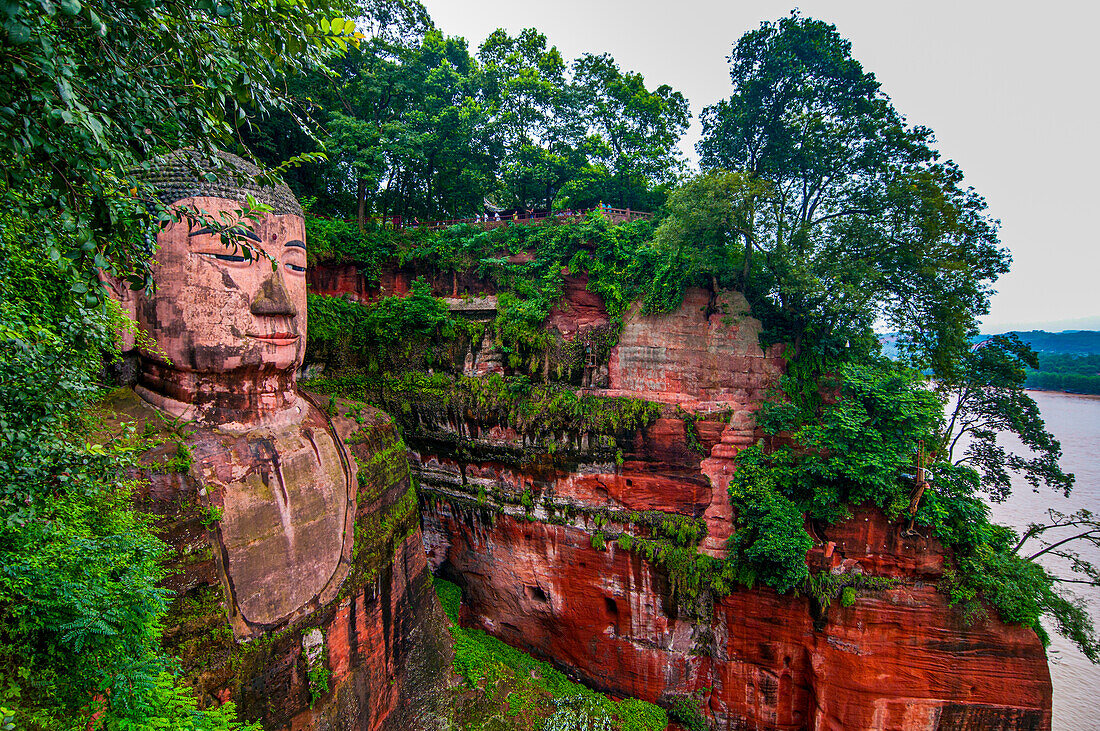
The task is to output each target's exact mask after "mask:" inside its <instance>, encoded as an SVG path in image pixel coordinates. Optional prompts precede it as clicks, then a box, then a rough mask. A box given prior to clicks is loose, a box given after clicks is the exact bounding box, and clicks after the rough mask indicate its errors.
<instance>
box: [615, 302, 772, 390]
mask: <svg viewBox="0 0 1100 731" xmlns="http://www.w3.org/2000/svg"><path fill="white" fill-rule="evenodd" d="M760 329H761V326H760V321H759V320H757V319H756V318H754V317H752V316H751V314H750V312H749V305H748V302H746V301H745V297H744V296H743V295H742V294H741V293H739V292H732V291H724V292H720V293H718V294H717V295H712V294H711V293H710V292H708V291H706V290H703V289H698V288H692V289H688V290H687V291H686V292H685V293H684V301H683V304H681V306H680V308H679V309H678V310H676V311H675V312H670V313H668V314H664V315H652V316H645V315H642V314H641V312H640V308H639V307H637V306H636V307H635V308H634V309H633V310H632V311H631V312H630V313H629V314H628V315H627V316H626V317H625V319H624V321H623V332H622V336H621V337H620V338H619V343H618V345H616V346H615V348H614V349H613V350H612V351H611V363H610V374H611V388H610V390H609V391H608V393H610V394H613V395H628V396H633V397H634V398H644V399H648V400H650V401H660V402H662V403H679V404H681V405H683V406H684V407H685V408H691V409H692V410H703V411H706V410H715V409H720V408H724V407H731V406H736V407H739V410H744V411H755V406H756V405H757V404H759V403H760V402H761V401H762V400H763V398H764V393H765V391H766V389H767V388H768V387H769V386H771V385H773V384H774V383H775V382H776V381H777V379H778V378H779V376H780V375H781V374H782V373H783V367H784V360H783V358H782V350H783V349H782V346H781V345H774V346H771V347H770V348H769V349H768V351H767V352H764V351H763V350H762V349H761V347H760V343H759V336H760Z"/></svg>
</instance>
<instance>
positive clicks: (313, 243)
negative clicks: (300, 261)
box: [305, 214, 399, 327]
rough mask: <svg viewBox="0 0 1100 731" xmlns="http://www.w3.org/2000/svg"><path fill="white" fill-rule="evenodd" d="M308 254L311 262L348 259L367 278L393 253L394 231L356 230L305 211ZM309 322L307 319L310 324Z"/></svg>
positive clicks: (374, 276)
mask: <svg viewBox="0 0 1100 731" xmlns="http://www.w3.org/2000/svg"><path fill="white" fill-rule="evenodd" d="M305 220H306V240H307V241H309V258H310V262H311V263H315V262H329V261H332V262H336V263H343V262H351V263H354V264H355V265H356V267H357V268H358V269H359V273H360V274H362V275H363V277H364V278H365V279H366V280H367V281H368V282H371V283H373V282H376V281H377V280H378V274H379V272H380V271H381V268H382V265H383V264H385V263H386V262H388V261H389V260H391V259H392V258H393V257H394V256H396V254H397V238H398V236H399V234H398V233H396V232H393V231H387V230H385V229H381V228H378V227H370V228H369V229H367V230H366V231H363V230H360V229H359V227H357V226H356V225H355V224H354V223H352V222H349V221H342V220H332V219H328V218H321V217H319V216H313V215H309V214H307V215H306V219H305ZM312 326H313V323H310V327H312Z"/></svg>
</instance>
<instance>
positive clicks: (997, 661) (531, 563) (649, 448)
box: [403, 290, 1051, 729]
mask: <svg viewBox="0 0 1100 731" xmlns="http://www.w3.org/2000/svg"><path fill="white" fill-rule="evenodd" d="M574 294H575V293H574ZM583 312H584V310H582V309H581V308H576V309H573V308H570V309H568V310H563V311H562V312H561V313H559V314H558V318H559V320H560V322H558V324H557V325H555V327H556V328H557V329H559V330H563V331H571V332H580V331H581V327H582V324H583V323H584V322H585V321H593V318H592V317H591V313H589V314H585V315H583V316H582V313H583ZM570 313H572V317H573V320H571V321H569V320H563V319H562V318H564V317H566V315H569V314H570ZM758 334H759V323H758V322H756V321H755V320H753V319H752V318H751V317H750V316H749V315H748V314H747V312H746V311H745V307H744V305H743V300H742V299H740V298H739V296H737V295H733V294H727V295H723V296H720V297H711V296H709V295H708V294H707V293H706V292H704V291H702V290H695V291H691V292H689V293H688V296H687V297H686V298H685V304H684V306H683V307H682V308H681V309H680V311H678V312H676V313H672V314H670V315H666V316H662V317H656V318H651V317H642V316H640V315H638V314H637V313H633V314H630V315H628V317H627V318H626V323H625V327H624V330H623V333H622V338H621V339H620V342H619V344H618V345H616V346H615V348H614V349H613V350H612V355H611V362H610V379H611V384H610V385H611V388H609V389H603V390H594V389H588V390H586V391H585V393H589V394H600V395H623V396H633V397H641V398H646V399H649V400H653V401H659V402H661V403H664V404H667V406H666V407H665V408H664V410H663V412H662V415H661V416H660V417H659V418H657V419H656V420H653V421H651V423H649V425H648V426H646V427H645V428H643V429H640V430H638V431H636V432H632V433H625V434H624V433H619V434H616V435H615V443H617V445H618V451H617V453H615V454H614V457H613V458H612V456H611V455H610V454H609V451H608V448H607V447H606V441H604V438H603V437H601V436H600V435H594V434H559V435H556V436H555V438H554V439H555V444H554V448H553V449H546V448H545V445H543V449H542V450H541V451H540V449H538V448H537V445H535V444H533V443H532V440H531V438H530V436H529V435H525V434H524V433H523V432H522V430H521V429H516V428H515V427H514V426H510V425H507V424H497V425H494V424H490V423H484V422H483V421H482V420H481V417H479V416H478V414H477V413H475V411H474V410H471V409H470V408H469V407H466V409H465V410H463V409H452V410H450V411H448V412H447V414H446V415H444V414H441V413H433V412H431V411H430V410H424V409H418V408H417V407H416V406H415V405H414V408H413V410H412V412H411V413H413V414H414V416H413V417H411V420H408V421H407V423H404V424H403V425H404V427H405V429H406V431H405V435H406V438H407V439H408V440H409V443H410V446H411V447H412V449H413V460H412V462H413V470H414V472H415V473H416V474H417V475H418V477H419V479H420V482H421V486H422V492H421V494H422V498H423V499H422V503H423V504H422V511H423V515H424V538H425V543H426V546H427V549H428V556H429V561H430V562H431V564H432V566H433V567H434V568H435V569H436V570H437V571H439V572H440V573H441V574H442V575H444V576H445V577H446V578H449V579H451V580H454V581H456V583H459V584H460V585H461V586H462V587H463V589H464V594H465V597H464V605H463V606H464V610H463V611H464V613H465V614H464V616H463V618H462V619H463V622H464V623H467V624H470V625H473V626H476V627H480V628H483V629H485V630H486V631H488V632H490V633H492V634H494V635H495V636H497V637H500V638H501V639H503V640H505V641H506V642H508V643H510V644H512V645H515V646H517V647H521V648H523V649H525V650H527V651H529V652H531V653H532V654H535V655H537V656H539V657H542V658H545V659H547V660H550V661H552V662H554V663H555V664H557V665H558V666H560V667H563V668H565V669H567V670H569V671H571V672H572V673H574V674H576V675H577V676H578V677H579V678H581V679H582V680H584V681H585V682H587V683H589V684H591V685H593V686H595V687H597V688H600V689H602V690H605V691H607V692H610V693H613V694H618V695H632V696H637V697H640V698H643V699H646V700H650V701H655V702H670V701H671V700H673V699H674V698H675V697H677V696H681V695H684V694H688V693H698V694H702V696H703V698H704V706H705V711H706V714H707V717H708V720H709V723H710V724H711V725H712V726H713V727H714V728H718V729H948V728H950V729H960V728H961V729H986V728H999V729H1048V728H1049V727H1050V709H1051V686H1050V677H1049V672H1048V669H1047V665H1046V658H1045V655H1044V651H1043V648H1042V646H1041V643H1040V642H1039V640H1038V638H1037V636H1036V635H1035V633H1034V632H1033V631H1032V630H1030V629H1027V628H1023V627H1016V626H1008V625H1005V624H1004V623H1002V622H1000V621H999V620H997V619H996V618H986V619H981V620H977V621H975V622H973V623H971V624H968V623H967V621H966V619H965V618H964V616H963V614H962V612H961V610H959V609H958V608H957V607H953V606H951V605H949V604H948V602H947V600H946V598H945V597H944V595H943V594H941V593H940V592H938V591H937V589H936V583H937V582H938V580H939V579H940V577H941V576H942V574H943V571H944V562H945V556H946V553H945V550H944V548H943V547H942V546H940V545H939V544H938V543H936V542H935V541H934V540H930V539H923V538H915V539H910V538H907V537H906V536H905V535H903V533H902V529H903V528H904V525H898V524H894V523H891V522H889V521H888V520H887V519H886V518H885V516H884V515H883V514H882V513H881V511H878V510H877V509H866V510H859V511H857V512H856V513H855V514H854V515H853V516H852V517H851V518H849V519H848V520H846V521H843V522H841V523H838V524H835V525H832V526H828V527H822V526H816V525H807V529H808V530H809V531H810V533H811V535H812V536H813V538H814V548H813V549H812V550H811V552H810V554H809V555H808V557H807V561H808V562H809V564H810V567H811V570H812V571H815V572H826V573H831V574H833V575H836V576H841V577H842V579H843V577H844V576H845V575H847V576H849V578H850V577H851V575H856V574H858V575H862V576H874V577H879V579H880V580H882V581H887V582H888V583H889V585H888V586H883V585H881V582H880V584H878V585H876V584H874V583H873V582H865V584H866V585H869V586H872V587H877V588H872V589H864V590H860V592H859V593H858V594H857V595H855V596H854V597H853V596H848V597H847V598H848V599H849V600H851V599H853V598H854V602H853V603H851V604H850V606H847V607H845V606H842V603H841V602H840V601H839V600H838V601H833V602H832V603H831V604H827V602H825V601H824V600H822V599H814V598H812V597H804V596H797V595H777V594H776V593H775V592H773V591H771V590H769V589H766V588H757V589H745V588H738V589H735V590H734V591H733V592H732V593H731V594H729V595H727V596H723V597H719V598H713V597H710V595H708V594H706V593H705V592H704V593H703V594H702V595H701V596H697V597H692V596H691V595H690V593H685V592H681V591H679V590H677V588H676V587H675V586H674V583H675V581H676V578H675V577H673V576H672V575H671V574H669V573H668V572H666V570H665V569H663V568H661V567H660V566H657V565H654V564H653V563H651V562H650V561H647V560H645V559H644V558H643V557H642V556H640V555H639V552H637V551H634V552H632V551H629V550H624V548H623V547H621V546H620V545H618V544H617V543H616V542H615V541H614V540H612V539H611V537H608V538H606V539H605V538H604V534H605V533H606V534H607V535H608V536H614V535H615V534H616V533H619V532H624V533H630V534H632V535H634V536H637V537H647V536H649V537H652V536H653V535H654V532H655V531H657V530H658V527H657V526H658V524H659V522H660V521H661V520H662V519H663V518H662V516H666V517H672V518H677V517H678V516H679V517H678V518H677V519H687V520H695V521H703V522H705V524H706V527H707V536H706V538H705V539H704V540H703V542H702V543H701V544H700V546H699V548H700V550H701V551H702V552H703V553H706V554H709V555H711V556H715V557H721V556H722V555H723V546H724V543H725V540H726V539H727V538H728V537H729V535H730V532H731V520H732V517H733V516H732V510H731V508H730V505H729V500H728V496H727V494H726V486H727V485H728V483H729V480H730V477H731V475H732V474H733V470H734V465H735V463H734V457H735V456H736V454H737V452H738V451H739V450H740V449H742V448H744V447H745V446H746V445H748V444H751V443H752V442H753V441H754V440H755V439H756V438H758V437H759V436H760V435H759V434H757V433H756V431H755V426H754V421H753V412H754V411H755V409H756V408H757V407H758V405H759V403H760V401H761V399H762V398H763V396H764V393H765V391H766V389H767V388H768V387H769V385H771V384H773V383H774V382H775V379H776V378H777V377H778V376H779V375H780V374H781V373H782V368H783V361H782V358H781V354H780V349H779V348H778V347H774V348H771V349H769V351H768V352H766V353H765V352H764V351H762V350H761V349H760V347H759V345H758V344H757V335H758ZM612 448H614V447H612ZM555 450H557V451H556V453H555ZM540 455H541V456H540ZM645 511H660V512H656V513H652V512H651V513H648V514H647V513H645ZM646 515H655V516H656V517H655V518H654V519H653V520H648V519H647V518H646V517H645V516H646ZM647 520H648V522H647ZM624 545H630V542H629V541H627V542H626V543H625V544H624ZM855 583H859V582H855ZM844 603H849V602H848V601H845V602H844ZM823 604H824V605H823Z"/></svg>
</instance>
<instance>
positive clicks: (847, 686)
mask: <svg viewBox="0 0 1100 731" xmlns="http://www.w3.org/2000/svg"><path fill="white" fill-rule="evenodd" d="M902 527H904V526H900V527H899V526H890V525H889V524H887V523H886V521H885V519H884V517H883V516H882V515H881V513H878V512H877V511H868V512H865V513H861V514H859V515H857V516H855V517H854V518H852V519H851V520H849V521H846V522H845V523H842V524H839V525H836V526H833V527H832V528H831V529H830V531H829V533H828V534H827V535H826V536H824V537H823V538H825V539H827V541H826V546H827V545H828V544H829V542H832V543H835V544H836V545H834V546H833V547H832V548H831V550H830V553H831V555H830V558H828V559H827V558H825V555H824V553H825V550H826V549H825V548H824V547H820V548H817V549H815V551H814V553H813V555H811V557H810V560H811V562H814V563H816V564H818V565H820V566H821V567H824V566H826V565H828V564H830V563H833V562H835V563H836V565H838V566H839V565H841V564H844V563H847V562H851V564H850V565H849V567H848V570H851V565H856V564H858V565H859V566H861V567H863V566H866V567H867V569H868V570H871V569H878V570H879V571H880V572H881V573H879V574H878V575H880V576H889V577H892V578H895V579H897V580H898V583H897V584H896V585H895V586H893V587H892V588H889V589H886V590H884V591H877V592H871V593H867V594H865V595H863V596H860V597H859V598H858V599H856V601H855V603H854V605H853V606H851V607H849V608H844V607H842V606H840V605H839V602H834V603H833V604H832V605H830V606H829V607H828V608H822V607H821V606H820V605H819V604H818V603H816V602H815V601H814V600H813V599H811V598H806V597H794V596H790V595H787V596H779V595H776V594H775V593H774V592H772V591H770V590H767V589H756V590H747V589H739V590H736V591H734V593H733V594H731V595H729V596H727V597H723V598H722V599H721V600H719V601H717V602H715V603H713V604H710V603H708V602H703V603H702V605H701V606H687V605H685V603H684V602H682V601H677V598H676V597H675V596H674V594H673V592H672V588H671V586H670V585H669V582H668V580H667V578H666V577H665V576H664V575H663V573H662V572H661V571H660V570H657V569H655V568H654V567H653V566H652V565H651V564H649V563H648V562H647V561H645V560H644V559H642V558H640V557H639V556H638V555H637V554H634V553H630V552H627V551H624V550H622V549H621V548H619V547H618V546H616V544H615V543H613V542H612V543H609V544H608V546H607V548H606V549H605V550H602V551H600V550H596V549H594V548H593V547H592V545H591V542H590V541H591V533H590V532H589V531H588V530H584V529H578V528H575V527H573V526H568V525H566V526H562V525H551V524H547V523H543V522H541V521H537V522H534V523H529V522H527V521H525V520H523V519H522V518H519V519H517V518H515V517H511V516H508V515H499V516H494V517H492V518H491V519H486V516H485V515H483V514H482V513H481V512H479V511H478V510H477V509H474V508H469V509H458V508H456V507H455V506H454V505H451V504H449V503H446V502H441V503H439V504H438V505H435V506H433V507H431V508H429V509H428V510H427V512H426V514H425V538H426V540H427V541H428V545H429V552H430V554H432V560H433V562H434V563H436V564H438V565H439V566H440V567H441V568H442V571H443V572H444V573H445V574H446V575H448V576H451V577H455V578H458V579H459V580H461V581H462V582H463V586H464V605H463V606H464V611H465V612H466V614H465V616H464V617H463V621H464V623H468V624H470V625H472V626H475V627H479V628H482V629H485V630H486V631H488V632H491V633H492V634H494V635H496V636H498V637H500V638H501V639H503V640H505V641H506V642H508V643H509V644H512V645H515V646H517V647H521V648H523V649H525V650H527V651H529V652H531V653H533V654H535V655H537V656H540V657H544V658H546V659H549V660H551V661H553V662H555V663H557V664H559V665H562V666H565V667H567V668H569V669H571V670H573V671H574V672H576V673H577V674H578V675H579V676H580V677H581V678H583V679H584V681H585V682H587V683H590V684H592V685H594V686H595V687H598V688H600V689H602V690H605V691H607V692H610V693H615V694H621V695H632V696H637V697H640V698H643V699H646V700H650V701H656V702H662V701H664V702H668V701H670V700H671V699H672V698H674V697H675V696H677V695H681V694H685V693H691V692H699V691H701V692H703V693H704V698H705V703H704V706H705V710H706V712H707V715H708V717H709V720H710V722H711V724H712V726H713V727H714V728H719V729H777V728H778V729H802V728H812V729H853V728H866V729H959V728H970V729H986V728H1001V729H1046V728H1049V727H1050V702H1051V689H1050V677H1049V674H1048V672H1047V666H1046V658H1045V656H1044V653H1043V649H1042V646H1041V645H1040V643H1039V641H1038V639H1037V638H1036V636H1035V634H1034V632H1032V631H1031V630H1029V629H1026V628H1022V627H1009V626H1006V625H1004V624H1003V623H1001V622H1000V621H998V620H996V619H985V620H981V621H978V622H976V623H974V624H969V625H968V624H967V623H966V622H965V621H964V619H963V617H962V614H961V612H960V611H959V610H958V609H956V608H953V607H950V606H948V605H947V602H946V600H945V598H944V596H943V595H942V594H940V593H939V592H938V591H937V590H936V588H935V584H934V581H935V579H936V578H937V576H938V573H937V572H938V571H942V561H940V560H938V557H941V556H942V553H938V552H937V550H938V547H936V546H933V545H929V544H928V542H926V541H918V542H917V543H906V542H904V541H902V540H901V539H900V536H899V533H900V530H901V528H902ZM868 539H871V540H872V542H871V543H867V542H866V541H867V540H868ZM895 550H898V552H896V553H895ZM884 569H885V570H884ZM861 570H862V569H861ZM706 689H709V690H706Z"/></svg>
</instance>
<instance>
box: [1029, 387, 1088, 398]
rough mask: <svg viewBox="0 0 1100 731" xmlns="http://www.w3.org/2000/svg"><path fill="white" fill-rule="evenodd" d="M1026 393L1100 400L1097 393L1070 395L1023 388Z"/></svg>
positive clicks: (1067, 392) (1066, 392)
mask: <svg viewBox="0 0 1100 731" xmlns="http://www.w3.org/2000/svg"><path fill="white" fill-rule="evenodd" d="M1024 390H1025V391H1027V392H1028V393H1056V394H1058V395H1059V396H1074V397H1076V398H1085V399H1100V394H1098V393H1071V392H1069V391H1051V390H1048V389H1045V388H1025V389H1024Z"/></svg>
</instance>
